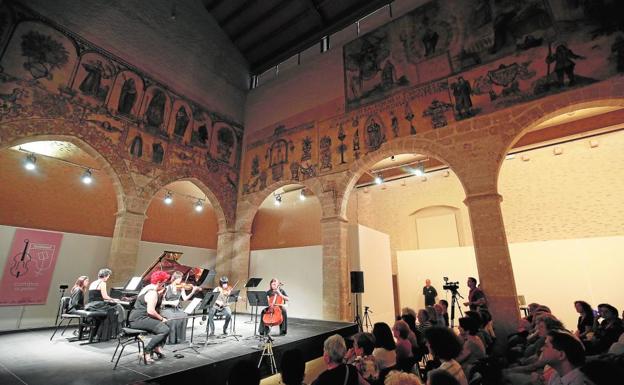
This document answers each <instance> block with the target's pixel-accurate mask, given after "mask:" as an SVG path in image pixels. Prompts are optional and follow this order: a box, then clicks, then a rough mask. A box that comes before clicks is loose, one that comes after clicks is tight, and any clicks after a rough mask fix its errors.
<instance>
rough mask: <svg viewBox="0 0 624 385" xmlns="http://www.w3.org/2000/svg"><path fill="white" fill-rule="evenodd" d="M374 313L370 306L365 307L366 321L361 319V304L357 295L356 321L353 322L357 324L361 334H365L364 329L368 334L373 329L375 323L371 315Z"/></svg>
mask: <svg viewBox="0 0 624 385" xmlns="http://www.w3.org/2000/svg"><path fill="white" fill-rule="evenodd" d="M372 313H373V311H372V310H370V308H369V307H368V306H364V319H363V320H362V317H360V304H359V302H358V296H357V294H355V319H354V320H353V322H354V323H356V324H357V326H358V330H359V331H360V332H363V331H364V329H366V331H367V332H368V331H369V329H372V328H373V323H372V322H371V319H370V314H372Z"/></svg>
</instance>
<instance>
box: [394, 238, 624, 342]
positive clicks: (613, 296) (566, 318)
mask: <svg viewBox="0 0 624 385" xmlns="http://www.w3.org/2000/svg"><path fill="white" fill-rule="evenodd" d="M509 251H510V254H511V261H512V265H513V270H514V276H515V280H516V289H517V292H518V295H522V296H524V297H525V300H526V302H527V303H530V302H537V303H541V304H544V305H548V306H549V307H550V308H551V309H552V311H553V314H555V315H556V316H557V317H558V318H560V319H561V320H562V321H563V323H564V325H565V326H566V328H568V329H572V330H573V329H575V328H576V321H577V318H578V314H577V313H576V311H575V310H574V301H576V300H583V301H586V302H588V303H590V304H591V305H592V306H593V307H594V308H596V306H597V305H598V304H599V303H610V304H612V305H614V306H615V307H616V308H618V309H619V310H620V311H621V310H622V308H624V280H622V277H621V275H622V271H624V237H601V238H583V239H566V240H554V241H543V242H527V243H516V244H511V245H509ZM397 266H398V272H399V273H398V283H399V295H400V301H401V306H409V307H412V308H414V309H420V308H422V307H423V306H424V298H423V296H422V287H423V285H424V282H425V279H426V278H430V279H431V283H432V285H433V286H434V287H435V288H436V289H437V290H438V294H440V297H438V298H447V297H448V300H449V302H450V295H447V293H445V292H444V290H442V284H443V281H442V277H445V276H446V277H449V279H450V280H453V281H459V283H460V293H461V294H463V295H464V297H466V296H467V294H468V288H467V287H466V279H467V277H469V276H474V277H478V275H477V267H476V260H475V257H474V249H473V248H472V247H458V248H447V249H427V250H409V251H399V252H397ZM486 295H487V288H486ZM462 302H463V301H462ZM462 308H463V306H462Z"/></svg>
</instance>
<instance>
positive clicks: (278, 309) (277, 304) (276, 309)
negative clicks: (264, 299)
mask: <svg viewBox="0 0 624 385" xmlns="http://www.w3.org/2000/svg"><path fill="white" fill-rule="evenodd" d="M278 290H279V289H278ZM269 303H270V305H269V307H267V308H266V310H265V311H264V315H263V316H262V322H264V325H265V326H268V327H271V326H277V325H281V324H282V322H284V316H283V315H282V305H284V303H285V302H284V298H283V297H282V296H281V295H279V294H278V293H277V292H274V293H273V294H272V295H271V296H270V297H269Z"/></svg>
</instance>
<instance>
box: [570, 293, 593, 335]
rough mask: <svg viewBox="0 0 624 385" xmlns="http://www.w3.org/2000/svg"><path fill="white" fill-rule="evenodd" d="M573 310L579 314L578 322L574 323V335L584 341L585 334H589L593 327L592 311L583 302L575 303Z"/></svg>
mask: <svg viewBox="0 0 624 385" xmlns="http://www.w3.org/2000/svg"><path fill="white" fill-rule="evenodd" d="M574 308H575V309H576V312H577V313H579V314H580V315H579V318H578V322H577V323H576V332H575V333H574V335H576V336H577V337H578V338H580V339H581V340H584V339H585V336H586V335H587V333H589V332H591V331H592V330H593V327H594V310H593V309H592V308H591V306H590V305H589V304H588V303H587V302H585V301H575V302H574Z"/></svg>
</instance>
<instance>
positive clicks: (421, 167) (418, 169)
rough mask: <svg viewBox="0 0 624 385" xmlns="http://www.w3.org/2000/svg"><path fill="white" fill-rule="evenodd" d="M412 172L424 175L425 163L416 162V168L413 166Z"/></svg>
mask: <svg viewBox="0 0 624 385" xmlns="http://www.w3.org/2000/svg"><path fill="white" fill-rule="evenodd" d="M412 174H414V175H416V176H423V175H425V165H424V164H422V163H418V166H416V168H414V169H413V170H412Z"/></svg>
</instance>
